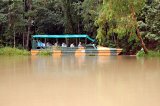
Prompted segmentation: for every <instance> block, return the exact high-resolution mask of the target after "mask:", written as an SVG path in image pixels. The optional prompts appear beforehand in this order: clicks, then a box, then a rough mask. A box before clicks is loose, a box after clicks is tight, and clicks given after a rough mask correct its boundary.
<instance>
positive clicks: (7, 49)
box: [0, 47, 30, 56]
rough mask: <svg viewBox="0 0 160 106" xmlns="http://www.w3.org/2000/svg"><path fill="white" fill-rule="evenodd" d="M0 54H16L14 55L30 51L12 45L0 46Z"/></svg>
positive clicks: (25, 53)
mask: <svg viewBox="0 0 160 106" xmlns="http://www.w3.org/2000/svg"><path fill="white" fill-rule="evenodd" d="M0 55H7V56H16V55H23V56H26V55H30V51H27V50H24V49H18V48H12V47H4V48H0Z"/></svg>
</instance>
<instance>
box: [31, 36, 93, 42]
mask: <svg viewBox="0 0 160 106" xmlns="http://www.w3.org/2000/svg"><path fill="white" fill-rule="evenodd" d="M33 38H53V39H54V38H87V39H89V40H90V41H92V42H94V41H95V40H94V39H92V38H90V37H89V36H88V35H86V34H74V35H69V34H66V35H33Z"/></svg>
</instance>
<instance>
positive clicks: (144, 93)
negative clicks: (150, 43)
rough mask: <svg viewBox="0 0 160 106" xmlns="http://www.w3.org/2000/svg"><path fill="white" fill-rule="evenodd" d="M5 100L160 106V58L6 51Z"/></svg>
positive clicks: (33, 104) (16, 104) (0, 71)
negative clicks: (32, 54) (17, 54)
mask: <svg viewBox="0 0 160 106" xmlns="http://www.w3.org/2000/svg"><path fill="white" fill-rule="evenodd" d="M0 106H160V58H139V59H137V58H136V57H125V56H124V57H122V56H118V57H116V56H115V57H103V56H102V57H94V56H90V57H74V56H63V57H45V56H44V57H43V56H42V57H38V56H37V57H4V56H1V57H0Z"/></svg>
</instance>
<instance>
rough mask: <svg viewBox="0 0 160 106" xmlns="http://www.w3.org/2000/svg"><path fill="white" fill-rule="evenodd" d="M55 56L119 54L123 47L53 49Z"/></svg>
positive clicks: (35, 52)
mask: <svg viewBox="0 0 160 106" xmlns="http://www.w3.org/2000/svg"><path fill="white" fill-rule="evenodd" d="M42 51H44V50H38V49H35V50H31V54H32V55H38V54H39V53H40V52H42ZM49 52H50V53H51V54H52V55H53V56H63V55H75V56H117V55H119V54H120V53H121V52H122V49H117V48H105V49H98V48H97V49H96V50H95V49H84V48H79V49H75V50H52V51H49Z"/></svg>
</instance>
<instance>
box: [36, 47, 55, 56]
mask: <svg viewBox="0 0 160 106" xmlns="http://www.w3.org/2000/svg"><path fill="white" fill-rule="evenodd" d="M38 55H39V56H51V55H52V52H51V51H50V50H46V49H45V50H41V51H40V52H39V53H38Z"/></svg>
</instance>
